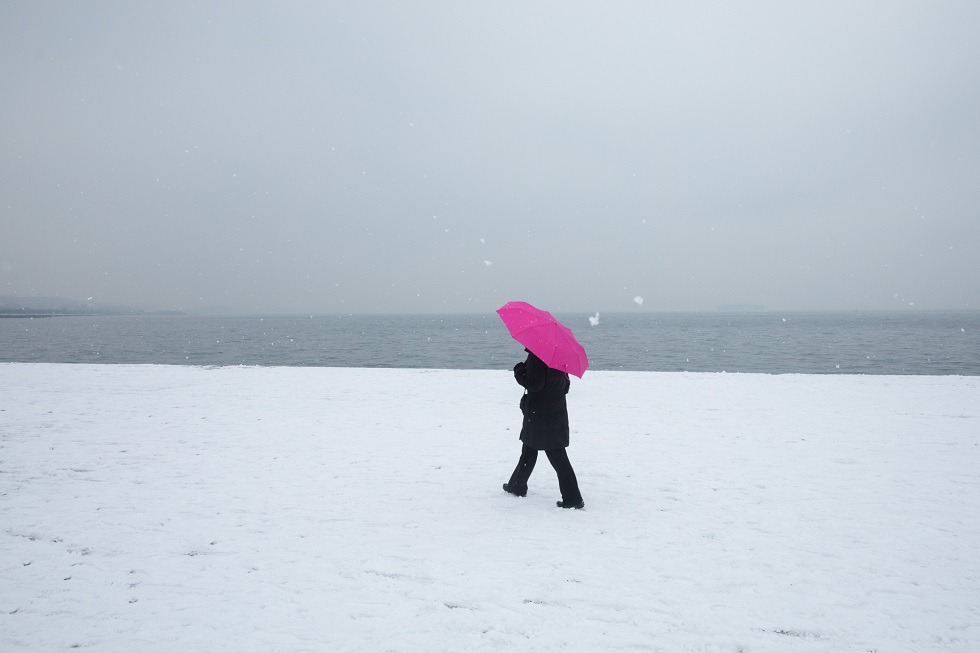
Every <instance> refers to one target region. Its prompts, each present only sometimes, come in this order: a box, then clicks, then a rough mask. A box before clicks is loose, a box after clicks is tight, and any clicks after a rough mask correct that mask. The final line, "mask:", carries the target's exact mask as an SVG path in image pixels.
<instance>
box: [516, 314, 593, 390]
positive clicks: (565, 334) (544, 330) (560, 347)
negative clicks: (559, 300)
mask: <svg viewBox="0 0 980 653" xmlns="http://www.w3.org/2000/svg"><path fill="white" fill-rule="evenodd" d="M497 315H499V316H500V319H502V320H503V321H504V325H505V326H506V327H507V330H508V331H510V335H511V336H512V337H513V338H514V340H516V341H517V342H519V343H521V344H522V345H524V346H525V347H527V348H528V350H529V351H531V353H533V354H534V355H535V356H537V357H538V358H540V359H541V360H542V361H544V364H545V365H547V366H548V367H551V368H554V369H556V370H561V371H562V372H568V373H569V374H574V375H575V376H577V377H579V378H582V375H583V374H585V370H587V369H589V358H588V356H586V355H585V349H583V348H582V345H580V344H578V340H576V339H575V336H574V335H572V330H571V329H569V328H568V327H566V326H565V325H563V324H562V323H561V322H559V321H558V320H556V319H555V318H554V317H552V315H551V313H549V312H548V311H542V310H541V309H540V308H535V307H534V306H531V305H530V304H528V303H527V302H507V303H506V304H504V305H503V306H501V307H500V308H498V309H497Z"/></svg>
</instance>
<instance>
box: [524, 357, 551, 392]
mask: <svg viewBox="0 0 980 653" xmlns="http://www.w3.org/2000/svg"><path fill="white" fill-rule="evenodd" d="M547 379H548V366H547V365H545V364H544V361H542V360H541V359H540V358H538V357H537V356H528V357H527V364H526V365H525V367H524V381H523V382H520V381H518V383H520V384H521V385H522V386H524V387H525V388H527V391H528V392H540V391H541V390H543V389H544V384H545V381H547Z"/></svg>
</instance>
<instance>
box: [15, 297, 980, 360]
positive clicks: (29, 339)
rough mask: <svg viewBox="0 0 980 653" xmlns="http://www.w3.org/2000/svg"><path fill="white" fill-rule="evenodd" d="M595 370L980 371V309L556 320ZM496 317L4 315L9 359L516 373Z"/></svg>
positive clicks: (514, 349)
mask: <svg viewBox="0 0 980 653" xmlns="http://www.w3.org/2000/svg"><path fill="white" fill-rule="evenodd" d="M557 317H559V319H561V320H562V321H563V322H564V323H565V324H566V325H567V326H569V327H570V328H571V329H572V330H573V331H574V333H575V335H576V337H577V338H578V339H579V340H580V342H581V343H582V344H583V346H584V347H585V349H586V351H587V352H588V355H589V361H590V365H591V366H590V369H592V370H648V371H666V372H675V371H690V372H761V373H773V374H785V373H805V374H934V375H950V374H953V375H980V312H974V311H965V312H912V311H910V312H881V313H856V312H847V313H777V312H767V313H636V314H608V315H607V314H603V315H601V316H600V319H599V321H598V324H595V325H594V326H593V325H592V324H591V323H590V321H589V319H588V317H589V316H587V315H585V314H562V315H558V316H557ZM524 356H525V354H524V351H523V347H521V346H520V345H518V344H517V343H516V342H514V341H513V340H512V339H511V338H510V336H509V334H508V333H507V330H506V328H505V327H504V326H503V324H502V323H501V321H500V319H499V318H498V317H497V315H496V314H494V313H489V314H486V315H483V314H480V315H337V316H266V317H203V316H193V315H100V316H87V317H77V316H74V317H47V318H33V319H30V318H7V319H0V362H45V363H137V364H168V365H170V364H177V365H282V366H330V367H408V368H445V369H510V368H511V367H512V366H513V364H514V363H515V362H516V361H517V360H521V359H523V358H524Z"/></svg>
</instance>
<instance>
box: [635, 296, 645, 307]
mask: <svg viewBox="0 0 980 653" xmlns="http://www.w3.org/2000/svg"><path fill="white" fill-rule="evenodd" d="M633 301H634V302H636V304H637V306H643V298H642V297H640V296H639V295H637V296H636V297H634V298H633Z"/></svg>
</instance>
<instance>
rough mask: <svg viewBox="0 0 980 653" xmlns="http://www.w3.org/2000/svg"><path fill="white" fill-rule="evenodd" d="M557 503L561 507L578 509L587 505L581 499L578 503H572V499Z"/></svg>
mask: <svg viewBox="0 0 980 653" xmlns="http://www.w3.org/2000/svg"><path fill="white" fill-rule="evenodd" d="M556 505H557V506H558V507H559V508H575V509H576V510H581V509H582V508H584V507H585V502H584V501H579V502H578V503H572V502H571V501H559V502H558V503H557V504H556Z"/></svg>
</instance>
